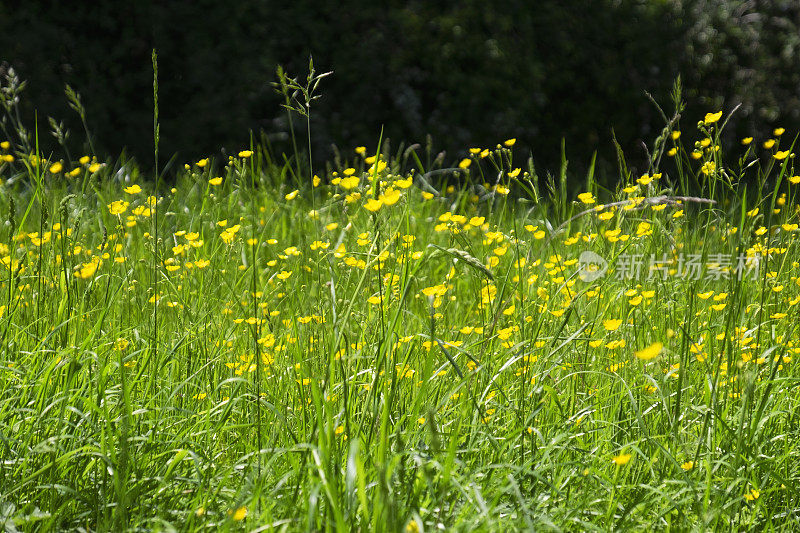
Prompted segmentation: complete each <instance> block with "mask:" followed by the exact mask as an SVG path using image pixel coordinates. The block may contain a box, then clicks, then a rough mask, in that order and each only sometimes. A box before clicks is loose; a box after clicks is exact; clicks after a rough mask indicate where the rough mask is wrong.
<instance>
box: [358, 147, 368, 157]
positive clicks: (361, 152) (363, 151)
mask: <svg viewBox="0 0 800 533" xmlns="http://www.w3.org/2000/svg"><path fill="white" fill-rule="evenodd" d="M356 153H357V154H358V155H360V156H363V155H364V154H366V153H367V147H366V146H357V147H356Z"/></svg>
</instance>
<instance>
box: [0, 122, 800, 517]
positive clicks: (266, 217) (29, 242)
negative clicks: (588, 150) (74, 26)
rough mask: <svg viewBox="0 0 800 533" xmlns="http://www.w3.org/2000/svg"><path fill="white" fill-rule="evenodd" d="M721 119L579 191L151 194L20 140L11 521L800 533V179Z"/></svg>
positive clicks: (8, 436)
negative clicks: (796, 531) (797, 527)
mask: <svg viewBox="0 0 800 533" xmlns="http://www.w3.org/2000/svg"><path fill="white" fill-rule="evenodd" d="M722 118H723V117H722V115H717V114H713V113H710V114H709V115H707V116H706V117H705V118H704V119H703V120H701V122H700V124H699V125H698V128H697V129H694V128H691V129H693V130H694V131H693V132H692V133H691V134H688V130H687V133H684V134H683V135H681V134H680V132H679V131H678V122H677V118H675V119H673V120H671V121H669V124H668V126H667V128H666V129H665V130H664V132H663V133H662V135H661V136H660V137H659V139H658V141H656V143H655V144H654V146H653V147H652V152H653V155H652V166H651V168H650V169H649V170H648V171H647V172H646V173H645V174H644V175H641V174H640V175H631V174H630V172H628V171H627V169H626V168H625V167H624V163H623V164H621V169H620V172H621V179H620V181H619V185H618V187H617V188H616V189H615V190H608V189H604V188H602V187H600V186H599V185H598V184H597V183H596V182H595V181H594V180H593V179H592V176H591V175H590V176H589V177H588V179H587V180H586V182H587V186H586V187H585V188H583V189H581V190H580V191H577V192H576V193H575V194H574V195H573V194H572V193H570V192H568V191H567V189H566V188H560V187H559V186H557V185H551V186H550V187H548V186H547V182H548V180H547V179H545V178H544V177H540V176H538V175H537V173H536V170H535V168H534V167H533V163H532V162H531V161H525V162H520V161H516V160H515V158H514V140H513V139H511V140H507V141H505V142H500V143H499V144H498V145H497V146H496V147H489V148H477V149H474V150H470V151H469V157H467V158H465V159H463V160H462V159H461V158H459V159H456V160H455V161H454V164H453V167H454V168H441V167H431V168H425V167H424V166H423V164H422V159H424V157H421V156H420V157H418V156H417V154H416V152H404V151H403V150H400V151H399V152H398V153H397V154H395V155H392V154H389V153H384V152H383V151H382V150H380V145H378V146H373V147H372V148H369V149H368V148H363V147H360V148H357V149H356V150H355V151H353V152H351V153H350V154H349V155H348V154H345V155H344V156H343V157H344V160H343V161H342V162H341V164H339V166H338V167H335V168H334V169H333V170H331V171H330V172H326V173H322V172H318V173H317V175H316V177H312V176H311V175H309V176H304V175H302V172H303V168H302V165H299V164H296V163H295V162H294V161H290V162H288V163H286V164H285V165H279V164H276V163H274V162H273V161H272V159H271V158H270V154H269V152H268V151H266V150H265V149H263V147H245V148H242V149H241V151H239V150H237V151H236V152H235V153H236V155H235V156H231V157H229V158H227V159H226V158H221V159H220V158H219V156H214V155H211V156H209V157H208V158H204V159H202V160H200V161H196V162H190V163H187V164H186V166H185V168H184V169H183V171H181V172H179V173H178V174H177V176H176V178H175V182H174V183H165V182H159V183H158V189H157V190H158V194H157V195H156V192H155V191H156V182H155V180H154V179H153V178H152V177H150V176H143V175H141V174H140V173H139V171H138V170H137V169H136V168H135V167H134V166H133V165H132V164H130V163H128V162H125V161H117V162H112V161H108V162H101V161H97V160H96V159H94V158H93V157H91V156H88V155H87V156H85V157H82V158H80V159H76V160H75V161H72V160H68V159H59V158H58V157H57V156H49V157H44V156H43V154H39V153H37V150H36V149H35V148H34V149H33V150H32V151H26V150H23V148H22V145H20V144H19V143H7V144H0V148H2V154H0V161H2V163H0V177H2V179H3V185H2V187H1V188H0V213H3V215H4V218H5V220H6V223H5V225H4V226H3V228H2V229H0V237H2V240H3V243H2V245H0V256H1V259H2V265H3V266H2V268H0V279H1V280H2V281H1V282H0V295H2V302H3V306H2V308H0V309H2V317H1V318H0V328H1V329H2V343H1V344H2V353H0V420H2V425H1V426H0V450H2V453H0V456H2V463H0V523H3V521H4V522H5V523H6V524H12V523H14V524H16V525H17V527H19V528H20V529H24V530H27V529H30V528H33V527H35V526H34V525H33V524H37V525H38V526H39V527H44V528H47V529H56V530H63V529H77V528H87V529H91V530H94V529H111V530H119V529H135V528H148V529H159V528H165V529H166V528H169V527H171V526H174V527H176V528H179V529H186V530H194V529H209V530H216V529H219V528H222V529H246V530H252V529H256V528H263V530H270V529H289V530H298V529H340V530H345V529H350V528H352V529H362V530H368V529H387V530H403V529H405V530H407V531H422V530H436V529H441V528H444V529H448V530H449V529H459V530H475V529H478V530H507V529H531V528H532V529H546V528H551V527H553V528H564V529H569V530H583V529H595V528H596V529H604V530H605V529H617V528H634V529H648V528H650V527H654V528H657V529H667V528H670V527H675V528H677V529H680V530H683V529H698V530H706V529H724V530H729V529H749V528H754V529H762V528H767V529H769V528H774V529H783V528H784V527H787V526H789V527H790V526H791V525H792V524H796V523H797V514H796V509H797V508H798V501H797V496H796V494H797V488H798V482H800V471H798V468H799V467H798V462H797V461H796V460H795V459H796V457H797V443H798V442H800V441H799V440H798V437H800V435H798V430H797V424H796V422H797V417H796V415H795V412H796V410H797V409H796V407H797V403H798V399H800V395H798V392H797V387H796V384H797V378H798V372H797V371H795V370H794V368H795V366H796V363H795V362H794V361H793V359H794V357H795V355H796V353H797V352H798V350H800V345H798V340H800V334H799V333H798V330H797V325H798V320H797V318H798V309H800V307H798V305H797V304H798V303H800V287H799V286H798V267H800V264H798V255H797V249H796V241H797V239H796V235H797V232H798V226H797V218H798V216H797V212H798V211H797V209H796V203H795V200H796V191H795V189H794V187H796V186H797V185H796V183H798V182H800V177H797V176H796V175H795V169H794V156H793V154H792V148H793V143H792V142H791V140H787V139H786V138H785V135H784V132H775V136H774V137H773V139H774V143H772V144H771V145H770V146H769V147H765V146H763V145H762V144H763V141H761V143H758V144H757V143H755V142H748V143H747V144H746V145H744V146H736V147H730V152H729V153H730V158H731V161H730V162H728V161H727V160H726V159H724V158H723V153H724V151H723V150H722V149H718V148H717V147H718V146H719V142H720V141H719V129H720V124H721V120H722ZM687 137H691V138H694V139H697V144H696V145H692V144H690V145H689V146H688V148H684V145H683V144H682V142H683V140H684V139H685V138H687ZM689 142H691V143H693V142H694V141H689ZM698 154H699V155H698ZM727 157H728V156H727V155H726V158H727ZM458 161H460V163H458ZM298 172H299V173H300V174H298ZM566 173H567V169H566V163H565V164H564V168H563V169H562V176H563V177H564V179H562V180H561V183H562V186H563V184H564V183H566ZM445 180H449V181H445ZM553 181H555V180H550V183H552V182H553ZM745 184H746V185H745ZM156 213H158V218H157V219H156V218H155V214H156ZM156 220H157V222H156ZM586 252H592V254H590V255H586ZM587 257H588V258H591V259H592V261H594V262H596V263H597V264H595V265H594V266H592V267H590V266H589V265H588V264H587V262H588V260H587V259H586V258H587ZM604 262H606V263H607V265H606V264H604ZM637 265H638V266H637ZM154 289H155V290H154ZM6 527H9V526H8V525H7V526H6Z"/></svg>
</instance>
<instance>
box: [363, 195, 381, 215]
mask: <svg viewBox="0 0 800 533" xmlns="http://www.w3.org/2000/svg"><path fill="white" fill-rule="evenodd" d="M382 206H383V201H382V200H376V199H375V198H370V199H369V200H367V201H366V202H365V203H364V209H366V210H367V211H371V212H373V213H374V212H376V211H377V210H378V209H380V208H381V207H382Z"/></svg>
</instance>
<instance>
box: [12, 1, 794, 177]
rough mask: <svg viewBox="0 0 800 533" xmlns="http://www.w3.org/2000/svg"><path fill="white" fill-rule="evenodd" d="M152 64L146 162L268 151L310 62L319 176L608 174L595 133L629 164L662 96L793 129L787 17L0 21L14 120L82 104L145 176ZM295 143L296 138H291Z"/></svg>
mask: <svg viewBox="0 0 800 533" xmlns="http://www.w3.org/2000/svg"><path fill="white" fill-rule="evenodd" d="M153 48H156V49H157V51H158V57H159V81H160V92H159V99H160V113H161V139H162V144H161V153H162V154H167V155H171V154H175V153H177V154H178V157H179V160H180V161H188V160H191V159H194V158H198V157H202V156H205V155H208V154H213V153H217V152H218V151H219V150H220V149H222V148H227V149H228V150H229V151H234V150H237V149H239V148H241V147H243V146H245V145H247V144H248V142H249V132H250V131H251V130H252V131H254V132H257V133H258V132H260V131H264V132H265V133H266V134H267V135H268V136H269V137H270V138H271V139H273V140H274V142H275V145H274V147H275V148H276V149H279V150H288V149H290V147H289V145H288V144H287V143H286V141H285V139H286V136H285V132H286V131H287V122H286V116H285V112H284V111H283V110H282V109H281V108H280V105H279V104H280V99H279V98H278V96H277V95H276V94H275V93H274V91H273V89H272V87H271V86H270V82H272V81H275V79H276V77H275V67H276V65H278V64H282V65H284V66H285V67H286V69H287V70H288V71H289V73H291V74H292V75H300V76H304V75H305V73H306V66H307V62H308V56H309V54H313V57H314V62H315V65H316V66H317V67H318V69H319V70H333V71H334V75H333V76H332V77H330V78H327V79H326V80H325V81H323V83H322V85H321V92H322V94H323V97H322V99H320V100H318V101H317V102H316V104H317V105H316V108H315V109H313V111H312V112H313V121H312V132H313V138H314V144H315V146H314V150H315V153H316V157H317V158H319V159H327V158H329V157H330V155H331V144H333V143H335V144H336V145H338V146H340V147H341V148H342V149H345V150H351V149H352V148H353V147H354V146H356V145H360V144H365V145H368V146H374V145H375V144H376V143H377V140H378V135H379V133H380V130H381V127H382V126H383V127H384V130H385V135H388V136H389V137H390V138H391V139H392V140H393V141H394V142H395V144H396V143H397V142H398V141H401V140H404V141H407V142H424V140H425V136H426V135H427V134H431V135H432V136H433V139H434V146H435V147H436V148H437V149H445V150H447V151H448V157H449V160H455V159H456V158H457V157H459V156H460V155H461V154H463V152H464V151H465V149H466V148H468V147H470V146H494V145H495V144H496V143H498V142H500V141H502V140H504V139H506V138H509V137H517V138H518V139H519V141H518V146H521V147H523V149H530V150H532V152H533V155H534V159H535V160H536V161H537V162H538V163H539V164H540V165H542V166H545V167H549V168H552V167H553V166H554V165H556V164H557V161H558V160H559V158H560V153H559V150H560V148H559V145H560V142H561V138H562V137H564V138H566V142H567V150H568V155H569V156H570V159H571V161H572V162H574V163H577V164H578V166H580V164H581V163H583V164H585V163H586V162H588V160H589V158H590V157H591V153H592V151H594V150H598V152H599V157H600V159H601V160H602V161H605V162H609V165H608V166H607V168H613V165H611V162H613V161H614V152H613V145H612V142H611V128H612V127H613V128H614V131H615V132H616V136H617V138H618V139H619V140H620V142H621V144H622V146H623V147H624V148H625V150H626V152H627V153H628V155H629V156H630V157H631V158H632V159H633V160H634V161H635V160H636V159H637V158H641V156H642V154H643V151H642V149H641V141H642V140H645V141H647V142H652V140H653V138H654V137H655V136H656V135H657V134H658V132H659V131H660V129H661V127H662V126H663V120H662V119H661V117H660V116H659V114H658V112H657V111H656V109H655V108H654V106H653V105H652V104H651V103H650V102H649V101H648V100H647V98H646V97H645V94H644V91H648V92H650V93H651V94H652V95H653V96H654V97H655V98H656V99H657V100H658V101H659V102H661V103H663V104H665V105H666V106H667V108H669V106H670V103H669V92H670V89H671V86H672V83H673V81H674V79H675V77H676V76H677V75H678V74H680V75H681V76H682V78H683V85H684V87H685V96H686V98H687V100H688V102H689V104H690V107H689V108H688V109H687V112H686V113H685V114H684V117H685V118H684V120H683V127H684V129H685V130H686V131H687V133H688V132H690V131H693V130H694V123H695V122H696V121H697V120H698V118H700V117H701V116H702V114H703V113H705V112H706V111H711V110H716V109H724V110H726V111H729V110H730V109H731V108H733V107H734V106H735V105H736V104H739V103H742V104H743V106H742V108H741V109H740V111H739V113H738V114H737V118H736V121H735V123H734V124H733V127H732V128H731V136H734V135H735V136H743V135H745V134H746V133H747V134H752V133H755V134H757V135H758V134H761V135H768V134H769V131H770V130H771V128H772V127H774V126H777V125H781V126H785V127H787V128H788V129H789V131H790V132H793V130H794V131H796V130H797V128H798V126H800V3H798V2H797V1H796V0H760V1H758V0H638V1H634V0H572V1H569V2H564V1H563V0H537V1H536V2H530V1H529V0H509V1H506V2H503V3H494V2H486V1H485V0H462V1H460V2H458V3H451V2H441V1H430V0H426V1H405V2H400V1H389V2H363V1H356V0H343V1H342V2H338V3H337V4H336V5H333V4H329V3H324V2H317V1H313V0H297V1H294V2H274V1H271V0H240V1H237V2H218V1H211V0H191V1H189V0H171V1H169V2H167V1H163V0H162V1H156V0H138V1H137V2H130V3H128V2H125V3H123V2H57V1H54V0H51V1H43V0H28V1H26V2H24V3H17V2H14V3H12V2H0V61H2V62H3V65H4V67H7V66H9V65H11V66H13V67H14V68H15V69H16V71H17V73H18V74H19V75H20V77H21V78H22V79H25V80H27V81H28V87H27V89H26V91H25V93H24V98H23V110H24V112H25V118H26V120H27V121H29V123H30V124H32V122H33V116H34V109H36V110H38V112H39V116H40V117H42V118H41V119H40V123H39V127H40V130H41V129H46V128H47V122H46V120H45V119H44V117H46V116H52V117H54V118H56V119H58V120H64V121H65V123H66V124H67V125H68V127H69V128H70V130H71V132H72V139H73V142H76V143H77V144H78V145H80V144H81V142H82V141H83V138H82V135H81V126H80V122H79V120H78V118H77V116H76V115H75V114H74V113H72V112H71V111H70V110H69V108H68V106H67V104H66V99H65V97H64V85H65V84H66V83H69V84H70V85H71V86H72V87H73V88H75V90H77V91H78V92H79V93H80V94H81V95H82V97H83V101H84V103H85V105H86V108H87V111H88V123H89V128H90V130H91V131H92V133H93V136H94V138H95V139H94V140H95V144H96V145H97V147H98V150H100V151H101V152H102V153H104V154H110V155H118V154H119V153H120V151H121V150H123V148H124V149H126V150H127V152H128V153H129V154H131V155H134V156H135V157H136V158H137V159H138V160H139V161H140V162H142V163H143V164H145V165H148V164H150V162H151V160H152V71H151V61H150V54H151V50H152V49H153ZM301 133H302V132H301Z"/></svg>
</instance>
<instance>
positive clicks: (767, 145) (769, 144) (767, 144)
mask: <svg viewBox="0 0 800 533" xmlns="http://www.w3.org/2000/svg"><path fill="white" fill-rule="evenodd" d="M773 146H775V139H769V140H767V141H764V148H765V149H767V150H769V149H770V148H772V147H773Z"/></svg>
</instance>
